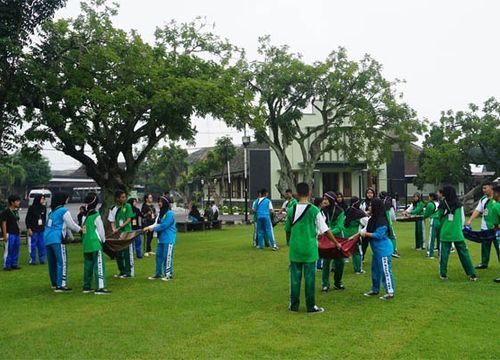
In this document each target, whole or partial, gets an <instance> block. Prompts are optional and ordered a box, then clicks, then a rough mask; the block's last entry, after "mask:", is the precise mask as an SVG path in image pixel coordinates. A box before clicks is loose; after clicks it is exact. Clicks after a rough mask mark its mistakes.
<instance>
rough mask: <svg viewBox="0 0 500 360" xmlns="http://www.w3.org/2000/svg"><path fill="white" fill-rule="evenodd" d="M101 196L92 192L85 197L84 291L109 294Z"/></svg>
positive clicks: (85, 292) (83, 237)
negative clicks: (93, 278)
mask: <svg viewBox="0 0 500 360" xmlns="http://www.w3.org/2000/svg"><path fill="white" fill-rule="evenodd" d="M98 202H99V198H98V197H97V194H95V193H90V194H88V195H87V197H86V198H85V204H86V208H85V213H86V216H85V218H84V219H83V229H84V230H83V236H82V247H83V293H84V294H88V293H92V292H93V293H94V294H96V295H108V294H109V293H111V291H109V290H107V289H106V268H105V266H104V257H103V254H102V244H104V242H105V241H106V236H105V232H104V224H103V222H102V218H101V214H99V212H98V211H97V210H96V207H97V204H98ZM92 277H95V287H96V290H95V291H94V290H92Z"/></svg>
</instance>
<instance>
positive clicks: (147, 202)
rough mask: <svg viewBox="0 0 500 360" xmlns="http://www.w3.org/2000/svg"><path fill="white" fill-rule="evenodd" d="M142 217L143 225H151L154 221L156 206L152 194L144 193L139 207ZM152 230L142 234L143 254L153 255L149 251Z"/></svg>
mask: <svg viewBox="0 0 500 360" xmlns="http://www.w3.org/2000/svg"><path fill="white" fill-rule="evenodd" d="M141 213H142V218H143V220H144V223H143V225H144V227H148V226H150V225H153V224H154V223H155V221H156V208H155V206H154V204H153V195H152V194H146V195H144V203H143V204H142V208H141ZM153 235H154V233H153V232H146V234H145V235H144V243H145V249H144V256H150V255H154V254H155V253H154V252H152V251H151V242H152V241H153Z"/></svg>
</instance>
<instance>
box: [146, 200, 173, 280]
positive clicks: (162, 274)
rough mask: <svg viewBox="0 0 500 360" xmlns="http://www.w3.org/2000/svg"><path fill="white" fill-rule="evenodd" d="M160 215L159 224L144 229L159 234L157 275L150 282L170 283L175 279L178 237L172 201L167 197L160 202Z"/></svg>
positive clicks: (150, 278) (151, 277)
mask: <svg viewBox="0 0 500 360" xmlns="http://www.w3.org/2000/svg"><path fill="white" fill-rule="evenodd" d="M158 205H159V206H160V215H159V217H158V221H157V223H155V224H153V225H150V226H148V227H145V228H144V231H156V233H157V234H158V247H157V248H156V273H155V275H154V276H150V277H149V278H148V279H149V280H156V279H161V280H163V281H170V280H172V279H173V278H174V266H173V257H174V245H175V241H176V236H177V227H176V225H175V217H174V213H173V211H172V210H170V201H169V199H168V198H167V197H166V196H162V197H160V200H159V201H158Z"/></svg>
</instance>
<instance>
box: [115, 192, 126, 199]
mask: <svg viewBox="0 0 500 360" xmlns="http://www.w3.org/2000/svg"><path fill="white" fill-rule="evenodd" d="M123 194H125V195H127V192H126V191H123V190H116V191H115V199H118V198H119V197H120V196H122V195H123Z"/></svg>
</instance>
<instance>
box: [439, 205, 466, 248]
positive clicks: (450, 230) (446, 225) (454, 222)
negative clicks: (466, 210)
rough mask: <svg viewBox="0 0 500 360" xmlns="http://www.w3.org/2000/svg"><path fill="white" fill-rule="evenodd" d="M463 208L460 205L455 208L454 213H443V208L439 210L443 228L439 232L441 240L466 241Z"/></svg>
mask: <svg viewBox="0 0 500 360" xmlns="http://www.w3.org/2000/svg"><path fill="white" fill-rule="evenodd" d="M462 209H463V208H461V207H459V208H458V209H456V210H455V213H454V214H453V215H451V214H448V215H443V210H442V209H441V210H439V211H438V212H439V222H440V224H441V230H440V232H439V238H440V240H441V241H445V242H450V241H464V240H465V239H464V234H463V232H462V229H463V227H464V224H463V221H462Z"/></svg>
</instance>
